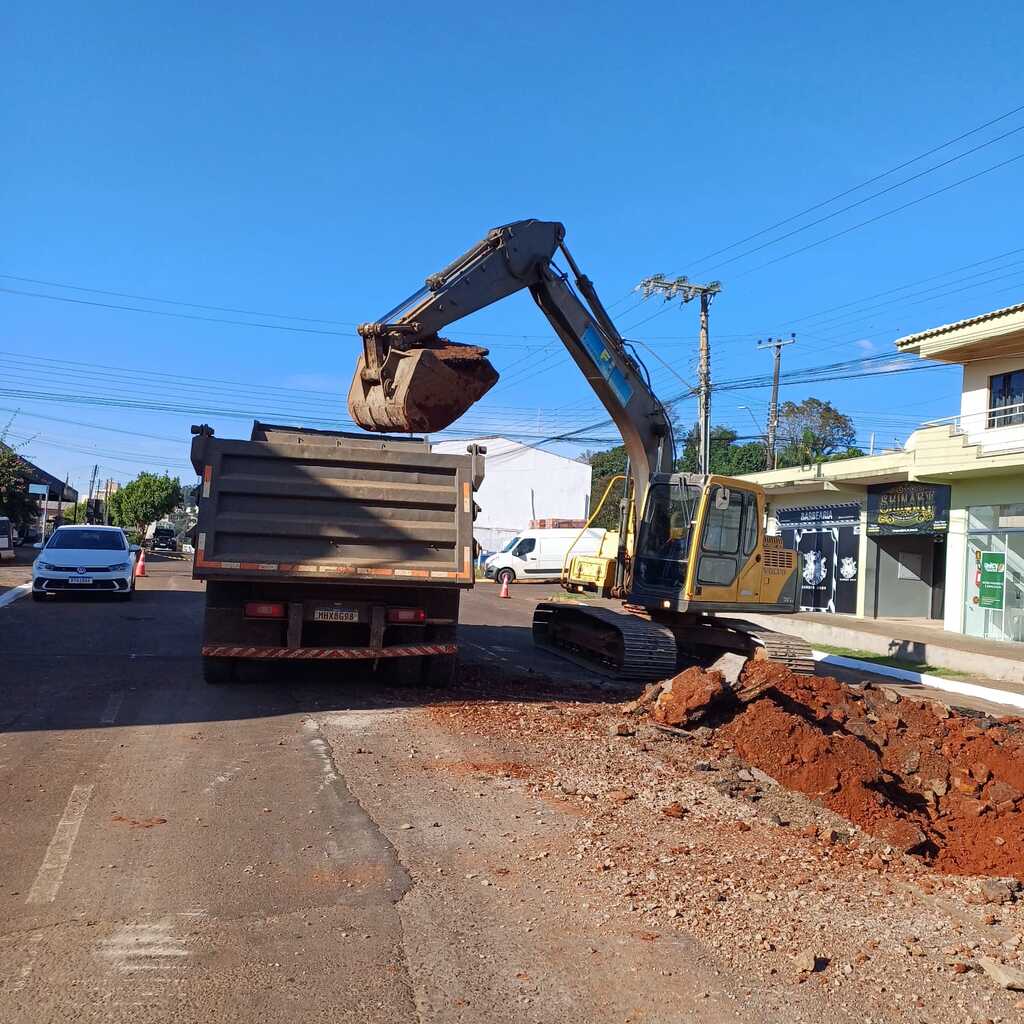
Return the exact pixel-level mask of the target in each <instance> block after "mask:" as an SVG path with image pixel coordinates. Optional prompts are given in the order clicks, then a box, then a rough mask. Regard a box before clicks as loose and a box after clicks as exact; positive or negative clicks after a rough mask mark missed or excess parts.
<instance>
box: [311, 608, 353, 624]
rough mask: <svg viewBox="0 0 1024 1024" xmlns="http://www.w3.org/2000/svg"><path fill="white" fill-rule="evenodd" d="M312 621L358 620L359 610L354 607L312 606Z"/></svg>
mask: <svg viewBox="0 0 1024 1024" xmlns="http://www.w3.org/2000/svg"><path fill="white" fill-rule="evenodd" d="M313 621H314V622H358V621H359V612H358V610H357V609H355V608H314V609H313Z"/></svg>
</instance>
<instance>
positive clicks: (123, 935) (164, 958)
mask: <svg viewBox="0 0 1024 1024" xmlns="http://www.w3.org/2000/svg"><path fill="white" fill-rule="evenodd" d="M191 955H192V952H191V950H189V949H188V948H187V946H186V941H185V939H183V938H180V937H179V936H177V935H175V934H174V922H173V921H172V919H171V918H169V917H165V918H162V919H161V920H159V921H152V922H145V923H143V924H122V925H119V926H118V928H117V930H116V931H115V932H114V934H113V935H111V936H110V938H107V939H104V940H103V941H102V942H101V943H100V956H102V957H103V958H104V959H105V960H107V961H108V962H109V963H110V964H111V966H113V968H114V970H116V971H118V972H120V973H121V974H135V973H136V972H137V971H180V970H181V969H182V968H183V967H184V964H183V963H181V961H182V960H184V959H185V958H187V957H190V956H191Z"/></svg>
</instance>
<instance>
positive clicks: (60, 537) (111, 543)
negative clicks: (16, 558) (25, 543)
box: [46, 530, 125, 551]
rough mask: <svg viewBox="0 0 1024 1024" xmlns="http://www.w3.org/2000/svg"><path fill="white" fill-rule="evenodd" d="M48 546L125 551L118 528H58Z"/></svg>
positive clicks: (77, 549) (84, 549)
mask: <svg viewBox="0 0 1024 1024" xmlns="http://www.w3.org/2000/svg"><path fill="white" fill-rule="evenodd" d="M46 546H47V548H63V549H64V550H67V549H69V548H72V549H74V550H76V551H124V549H125V544H124V537H122V536H121V534H120V533H119V532H118V531H117V530H58V531H57V532H56V533H55V534H54V535H53V536H52V537H51V538H50V542H49V543H48V544H47V545H46Z"/></svg>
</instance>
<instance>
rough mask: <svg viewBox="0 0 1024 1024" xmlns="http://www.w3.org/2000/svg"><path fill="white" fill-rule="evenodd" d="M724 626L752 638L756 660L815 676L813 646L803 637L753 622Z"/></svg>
mask: <svg viewBox="0 0 1024 1024" xmlns="http://www.w3.org/2000/svg"><path fill="white" fill-rule="evenodd" d="M722 624H723V625H726V624H727V625H728V626H729V627H730V628H732V629H735V630H736V631H737V632H742V633H745V634H746V635H747V636H748V637H749V638H750V642H751V644H752V645H753V647H754V652H753V657H754V658H755V659H759V660H760V659H764V660H767V661H777V662H779V663H780V664H782V665H785V666H786V667H787V668H788V669H789V670H790V671H792V672H796V673H798V674H799V675H807V676H813V675H814V652H813V651H812V650H811V645H810V644H809V643H807V641H806V640H804V639H803V638H802V637H799V636H793V635H792V634H791V633H779V632H777V631H776V630H774V629H767V628H766V627H764V626H755V625H754V624H753V623H752V622H742V621H736V620H731V621H730V620H723V623H722Z"/></svg>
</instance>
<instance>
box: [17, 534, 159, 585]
mask: <svg viewBox="0 0 1024 1024" xmlns="http://www.w3.org/2000/svg"><path fill="white" fill-rule="evenodd" d="M138 550H139V548H138V545H137V544H129V543H128V539H127V537H125V535H124V531H123V530H121V529H120V528H119V527H117V526H61V527H59V528H58V529H57V530H55V531H54V532H53V534H52V535H51V537H50V539H49V540H48V541H47V542H46V543H45V544H44V545H43V546H42V548H41V550H40V552H39V556H38V557H37V558H36V560H35V561H34V562H33V563H32V598H33V600H36V601H42V600H43V599H44V598H45V597H46V596H47V595H48V594H49V595H53V596H56V595H57V594H58V593H62V592H67V591H82V592H85V593H97V592H102V593H107V594H114V595H116V596H117V597H119V598H120V599H121V600H122V601H128V600H130V599H131V596H132V594H133V593H134V592H135V556H136V554H137V553H138Z"/></svg>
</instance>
